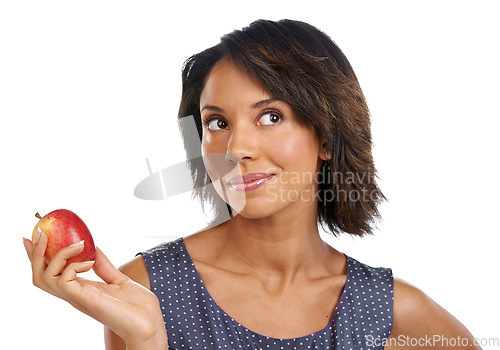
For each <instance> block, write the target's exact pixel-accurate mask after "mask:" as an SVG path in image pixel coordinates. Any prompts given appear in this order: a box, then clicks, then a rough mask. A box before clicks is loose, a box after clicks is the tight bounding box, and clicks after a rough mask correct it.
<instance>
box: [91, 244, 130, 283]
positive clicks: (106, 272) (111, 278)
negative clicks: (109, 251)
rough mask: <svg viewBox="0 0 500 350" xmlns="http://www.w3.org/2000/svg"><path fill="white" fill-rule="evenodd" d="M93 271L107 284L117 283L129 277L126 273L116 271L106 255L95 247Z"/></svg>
mask: <svg viewBox="0 0 500 350" xmlns="http://www.w3.org/2000/svg"><path fill="white" fill-rule="evenodd" d="M94 272H95V273H96V275H97V276H99V277H100V278H102V280H103V281H104V282H106V283H108V284H119V283H121V282H123V281H126V280H128V279H129V278H128V277H127V276H126V275H124V274H123V273H121V272H120V271H118V269H117V268H116V267H114V266H113V264H112V263H111V261H109V260H108V258H107V257H106V255H104V253H103V252H102V251H101V250H100V249H99V248H97V247H96V249H95V264H94Z"/></svg>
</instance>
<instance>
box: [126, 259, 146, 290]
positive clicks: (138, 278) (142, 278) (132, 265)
mask: <svg viewBox="0 0 500 350" xmlns="http://www.w3.org/2000/svg"><path fill="white" fill-rule="evenodd" d="M118 270H120V271H121V272H122V273H123V274H125V275H127V276H128V277H130V278H131V279H132V280H134V281H135V282H137V283H139V284H141V285H143V286H144V287H146V288H147V289H149V290H151V285H150V282H149V274H148V270H147V268H146V263H145V261H144V258H143V257H142V255H138V256H136V257H135V258H134V259H132V260H130V261H129V262H127V263H126V264H123V265H122V266H120V267H119V268H118Z"/></svg>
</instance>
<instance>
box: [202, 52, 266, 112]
mask: <svg viewBox="0 0 500 350" xmlns="http://www.w3.org/2000/svg"><path fill="white" fill-rule="evenodd" d="M270 97H271V94H270V93H269V91H268V90H267V89H266V88H265V87H264V85H262V83H261V82H260V81H258V80H257V78H256V77H254V76H252V75H250V74H249V73H247V72H246V71H245V70H244V69H242V68H240V67H238V66H236V65H235V64H234V63H232V62H229V61H228V60H221V61H219V62H218V63H217V64H216V65H215V66H214V67H213V68H212V70H211V71H210V73H209V74H208V76H207V79H206V82H205V85H204V87H203V90H202V92H201V96H200V107H203V105H204V104H207V103H209V104H214V103H216V102H219V103H223V102H231V103H234V102H236V101H242V102H248V103H255V101H257V100H262V99H266V98H270ZM252 101H253V102H252Z"/></svg>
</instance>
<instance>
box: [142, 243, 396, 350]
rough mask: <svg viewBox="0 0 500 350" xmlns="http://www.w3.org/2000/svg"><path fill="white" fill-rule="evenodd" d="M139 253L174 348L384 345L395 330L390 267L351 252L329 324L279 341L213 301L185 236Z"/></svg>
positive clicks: (232, 349)
mask: <svg viewBox="0 0 500 350" xmlns="http://www.w3.org/2000/svg"><path fill="white" fill-rule="evenodd" d="M141 254H142V256H143V258H144V261H145V262H146V267H147V270H148V274H149V279H150V283H151V290H152V292H153V293H154V294H155V295H156V296H157V297H158V300H159V302H160V307H161V310H162V313H163V319H164V321H165V328H166V331H167V337H168V346H169V349H171V350H180V349H194V350H204V349H229V350H238V349H271V350H273V349H287V350H295V349H296V350H300V349H307V350H309V349H339V350H340V349H346V350H352V349H383V348H384V347H383V343H384V341H385V339H387V337H388V336H389V334H390V332H391V330H392V321H393V320H392V317H393V315H392V306H393V277H392V270H391V269H389V268H381V267H378V268H373V267H370V266H368V265H365V264H362V263H360V262H358V261H357V260H355V259H353V258H351V257H349V256H347V255H346V258H347V279H346V283H345V286H344V289H343V291H342V294H341V296H340V300H339V301H338V304H337V306H336V308H335V310H334V313H333V317H332V319H331V320H330V323H329V324H328V325H327V326H326V327H325V328H324V329H322V330H320V331H317V332H315V333H312V334H309V335H306V336H302V337H299V338H292V339H278V338H272V337H267V336H263V335H260V334H257V333H255V332H253V331H251V330H249V329H247V328H245V326H243V325H241V324H240V323H238V322H237V321H236V320H234V319H233V318H231V316H229V315H228V314H226V313H225V312H224V310H222V309H221V308H220V307H219V306H218V305H217V304H216V303H215V301H214V300H213V299H212V297H211V296H210V294H209V293H208V291H207V290H206V289H205V286H204V284H203V281H202V280H201V277H200V275H199V274H198V272H197V271H196V268H195V265H194V263H193V261H192V260H191V257H190V256H189V254H188V252H187V250H186V246H185V244H184V239H183V238H179V239H177V240H175V241H172V242H168V243H164V244H161V245H159V246H157V247H155V248H152V249H150V250H148V251H146V252H143V253H141Z"/></svg>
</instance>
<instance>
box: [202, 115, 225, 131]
mask: <svg viewBox="0 0 500 350" xmlns="http://www.w3.org/2000/svg"><path fill="white" fill-rule="evenodd" d="M203 124H204V125H205V126H206V127H207V128H208V130H212V131H214V130H215V131H216V130H223V129H226V128H227V126H228V125H227V123H226V122H225V121H224V120H222V119H220V118H216V117H213V118H209V119H208V120H206V121H204V122H203Z"/></svg>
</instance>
